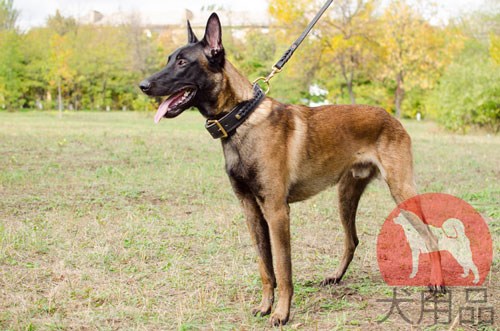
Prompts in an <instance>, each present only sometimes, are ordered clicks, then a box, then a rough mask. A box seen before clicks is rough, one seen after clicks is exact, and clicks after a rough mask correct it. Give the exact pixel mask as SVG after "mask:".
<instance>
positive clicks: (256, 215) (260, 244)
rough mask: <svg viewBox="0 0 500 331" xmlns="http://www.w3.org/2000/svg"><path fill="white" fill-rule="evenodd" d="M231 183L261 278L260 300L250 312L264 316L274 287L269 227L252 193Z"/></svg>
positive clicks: (271, 299) (267, 313)
mask: <svg viewBox="0 0 500 331" xmlns="http://www.w3.org/2000/svg"><path fill="white" fill-rule="evenodd" d="M232 183H233V188H234V191H235V193H236V196H237V197H238V199H239V200H240V203H241V206H242V207H243V213H244V214H245V218H246V222H247V227H248V230H249V232H250V236H251V237H252V241H253V242H254V244H255V248H256V250H257V258H258V263H259V273H260V278H261V280H262V301H261V303H260V305H258V306H257V307H255V308H253V309H252V314H254V315H260V316H266V315H269V314H270V313H271V309H272V307H273V302H274V289H275V288H276V277H275V275H274V269H273V257H272V253H271V241H270V237H269V227H268V225H267V222H266V220H265V219H264V216H263V215H262V212H261V209H260V207H259V205H258V204H257V202H256V200H255V197H254V196H253V194H251V193H250V192H249V191H247V190H246V189H242V186H241V184H240V185H238V184H237V183H236V182H233V181H232Z"/></svg>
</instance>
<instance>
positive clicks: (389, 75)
mask: <svg viewBox="0 0 500 331" xmlns="http://www.w3.org/2000/svg"><path fill="white" fill-rule="evenodd" d="M382 25H383V27H382V29H383V31H384V33H383V35H382V36H381V38H380V41H379V43H380V46H381V47H382V49H383V51H384V63H383V67H382V69H383V70H382V71H381V76H382V79H384V80H386V81H387V80H388V81H393V82H395V85H396V91H395V108H396V117H398V118H399V117H400V116H401V105H402V102H403V99H404V97H405V92H406V90H407V89H409V88H413V87H420V88H423V89H427V88H431V87H432V86H433V84H434V82H436V81H437V79H438V77H439V74H440V73H441V72H442V70H443V69H444V68H445V66H446V65H447V64H448V63H449V62H450V61H451V59H452V58H453V56H454V55H455V54H456V53H457V50H458V49H460V48H461V46H462V44H461V42H460V39H457V38H456V37H455V34H454V31H452V30H447V29H440V28H439V27H435V26H432V25H431V24H430V23H429V22H428V21H427V20H425V19H424V17H423V15H422V13H421V12H420V11H419V10H418V8H412V7H410V6H409V5H408V4H407V3H406V1H405V0H393V1H392V2H391V3H390V4H389V6H388V7H387V9H386V10H385V12H384V14H383V16H382Z"/></svg>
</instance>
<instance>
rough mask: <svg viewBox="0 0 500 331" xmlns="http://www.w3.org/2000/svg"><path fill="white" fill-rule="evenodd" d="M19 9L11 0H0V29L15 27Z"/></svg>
mask: <svg viewBox="0 0 500 331" xmlns="http://www.w3.org/2000/svg"><path fill="white" fill-rule="evenodd" d="M18 17H19V11H18V10H17V9H15V8H14V1H13V0H0V31H4V30H14V29H15V28H16V22H17V18H18Z"/></svg>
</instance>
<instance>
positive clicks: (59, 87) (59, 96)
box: [57, 80, 62, 118]
mask: <svg viewBox="0 0 500 331" xmlns="http://www.w3.org/2000/svg"><path fill="white" fill-rule="evenodd" d="M57 91H58V96H57V98H58V100H59V118H62V96H61V80H59V84H58V85H57Z"/></svg>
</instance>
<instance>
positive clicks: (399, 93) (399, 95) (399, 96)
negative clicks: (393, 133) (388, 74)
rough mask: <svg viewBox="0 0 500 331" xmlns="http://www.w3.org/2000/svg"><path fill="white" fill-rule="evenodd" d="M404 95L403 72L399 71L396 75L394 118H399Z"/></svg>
mask: <svg viewBox="0 0 500 331" xmlns="http://www.w3.org/2000/svg"><path fill="white" fill-rule="evenodd" d="M404 97H405V90H404V87H403V73H402V72H401V71H400V72H398V76H397V77H396V118H401V104H402V103H403V99H404Z"/></svg>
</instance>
